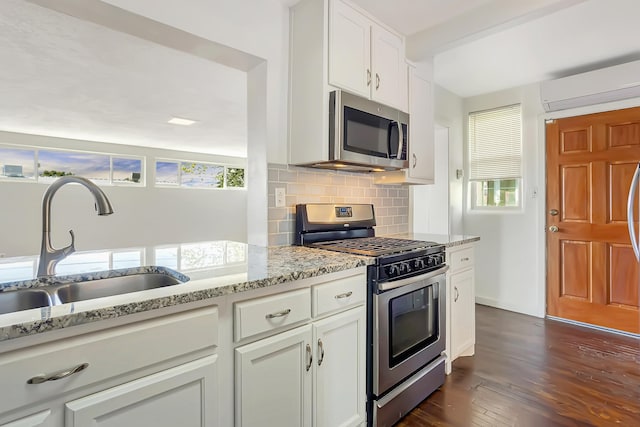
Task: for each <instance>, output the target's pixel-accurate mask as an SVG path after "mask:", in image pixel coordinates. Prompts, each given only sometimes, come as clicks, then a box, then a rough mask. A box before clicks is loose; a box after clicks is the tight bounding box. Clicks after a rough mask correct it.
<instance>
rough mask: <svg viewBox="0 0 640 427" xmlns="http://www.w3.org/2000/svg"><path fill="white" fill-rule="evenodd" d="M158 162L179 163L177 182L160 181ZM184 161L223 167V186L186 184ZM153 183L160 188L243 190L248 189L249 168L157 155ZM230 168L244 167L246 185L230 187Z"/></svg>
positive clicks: (239, 166) (240, 167)
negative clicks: (165, 182)
mask: <svg viewBox="0 0 640 427" xmlns="http://www.w3.org/2000/svg"><path fill="white" fill-rule="evenodd" d="M158 163H175V164H177V165H178V173H177V184H162V183H158V179H157V171H158ZM183 163H195V164H201V165H207V166H217V167H222V168H223V177H222V186H221V187H213V186H211V187H204V186H203V187H198V186H188V185H184V184H183V182H182V164H183ZM153 165H154V167H153V177H154V179H153V185H154V186H155V187H158V188H180V189H188V190H232V191H238V190H239V191H242V190H245V191H246V190H247V168H246V166H241V165H237V164H228V163H222V162H220V163H214V162H208V161H201V160H188V159H175V158H174V159H170V158H165V157H157V158H155V159H154V161H153ZM229 169H242V170H243V171H244V186H243V187H229V186H228V185H227V182H228V179H227V173H228V171H229Z"/></svg>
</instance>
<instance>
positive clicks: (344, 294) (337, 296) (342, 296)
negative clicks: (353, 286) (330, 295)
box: [336, 291, 353, 299]
mask: <svg viewBox="0 0 640 427" xmlns="http://www.w3.org/2000/svg"><path fill="white" fill-rule="evenodd" d="M351 295H353V292H352V291H349V292H345V293H343V294H338V295H336V299H342V298H349V297H350V296H351Z"/></svg>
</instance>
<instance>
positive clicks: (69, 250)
mask: <svg viewBox="0 0 640 427" xmlns="http://www.w3.org/2000/svg"><path fill="white" fill-rule="evenodd" d="M69 234H71V244H70V245H69V246H67V247H66V248H64V249H63V250H62V251H63V252H64V256H67V255H69V254H72V253H74V252H75V251H76V246H75V244H76V235H75V234H74V233H73V230H69Z"/></svg>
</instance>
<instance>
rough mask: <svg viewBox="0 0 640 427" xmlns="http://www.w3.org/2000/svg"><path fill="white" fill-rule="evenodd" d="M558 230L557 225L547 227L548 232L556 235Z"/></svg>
mask: <svg viewBox="0 0 640 427" xmlns="http://www.w3.org/2000/svg"><path fill="white" fill-rule="evenodd" d="M558 230H559V228H558V226H557V225H552V226H551V227H549V231H550V232H552V233H557V232H558Z"/></svg>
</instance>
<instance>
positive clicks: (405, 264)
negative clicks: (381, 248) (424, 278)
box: [400, 262, 411, 273]
mask: <svg viewBox="0 0 640 427" xmlns="http://www.w3.org/2000/svg"><path fill="white" fill-rule="evenodd" d="M401 266H402V267H404V271H405V273H411V264H409V263H408V262H403V263H402V264H401ZM402 267H400V269H401V270H402Z"/></svg>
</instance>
